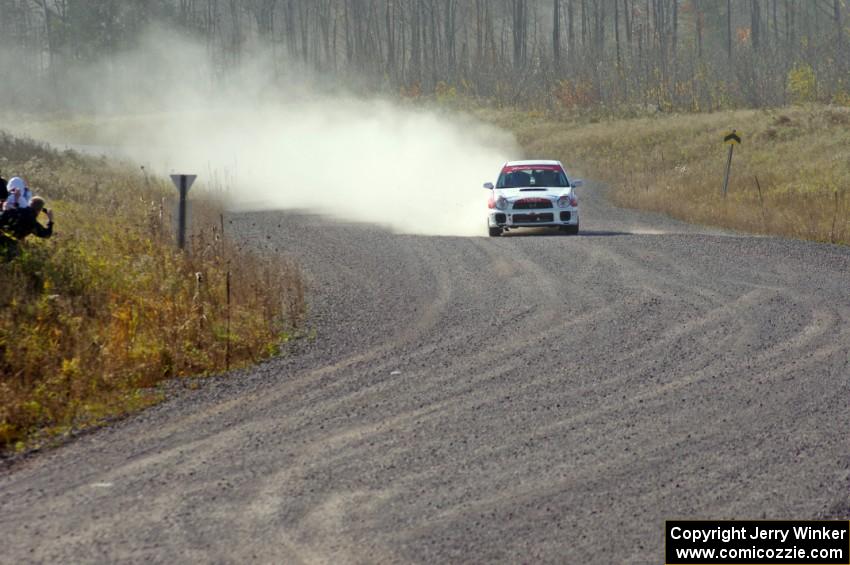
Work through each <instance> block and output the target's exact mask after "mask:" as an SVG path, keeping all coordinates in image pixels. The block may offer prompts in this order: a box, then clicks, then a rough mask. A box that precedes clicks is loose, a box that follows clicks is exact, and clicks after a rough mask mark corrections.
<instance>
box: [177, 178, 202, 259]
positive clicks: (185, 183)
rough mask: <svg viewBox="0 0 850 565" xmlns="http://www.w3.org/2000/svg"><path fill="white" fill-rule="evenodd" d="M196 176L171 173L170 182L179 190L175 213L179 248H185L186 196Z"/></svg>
mask: <svg viewBox="0 0 850 565" xmlns="http://www.w3.org/2000/svg"><path fill="white" fill-rule="evenodd" d="M196 178H198V175H171V182H173V183H174V186H176V187H177V190H179V191H180V208H179V211H178V213H177V247H179V248H180V249H185V248H186V198H187V197H188V196H189V189H190V188H191V187H192V183H194V182H195V179H196Z"/></svg>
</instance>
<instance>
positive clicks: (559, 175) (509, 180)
mask: <svg viewBox="0 0 850 565" xmlns="http://www.w3.org/2000/svg"><path fill="white" fill-rule="evenodd" d="M537 186H539V187H567V186H570V182H569V180H567V175H565V174H564V171H563V169H561V168H560V167H558V166H553V165H547V166H534V165H530V166H527V167H505V168H504V169H502V174H500V175H499V182H498V183H496V188H527V187H537Z"/></svg>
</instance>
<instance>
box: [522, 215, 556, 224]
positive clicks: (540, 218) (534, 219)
mask: <svg viewBox="0 0 850 565" xmlns="http://www.w3.org/2000/svg"><path fill="white" fill-rule="evenodd" d="M552 218H553V215H552V214H514V215H513V221H514V223H515V224H534V223H546V222H551V221H552Z"/></svg>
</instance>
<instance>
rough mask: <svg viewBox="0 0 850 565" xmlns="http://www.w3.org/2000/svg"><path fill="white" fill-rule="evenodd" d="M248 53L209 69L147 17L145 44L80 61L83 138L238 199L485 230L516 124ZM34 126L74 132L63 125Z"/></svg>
mask: <svg viewBox="0 0 850 565" xmlns="http://www.w3.org/2000/svg"><path fill="white" fill-rule="evenodd" d="M244 60H245V61H246V63H244V64H241V65H240V66H239V68H238V69H236V70H234V71H229V74H228V78H227V80H220V79H219V80H218V81H214V80H212V79H211V77H215V76H216V74H215V73H216V70H215V68H214V66H213V65H212V64H211V62H210V59H209V57H208V56H207V53H206V51H205V49H204V48H203V47H202V46H199V45H197V44H194V43H192V42H190V41H186V40H180V39H175V38H174V37H173V36H172V35H171V34H168V33H167V32H164V31H155V30H152V31H151V32H150V33H148V34H147V36H146V39H145V40H144V41H142V42H141V44H140V47H139V48H138V49H137V50H136V51H134V52H132V53H127V54H124V55H115V56H112V57H110V58H109V59H108V61H104V63H103V64H98V65H96V66H92V67H91V68H87V69H84V70H82V71H80V72H77V73H75V82H74V85H73V88H72V89H71V91H73V93H74V94H73V96H74V98H75V101H76V102H78V104H79V106H80V108H81V109H82V111H86V109H88V111H89V115H91V113H92V111H94V113H95V117H94V118H93V119H94V123H95V124H96V127H95V128H94V130H93V135H92V136H89V138H88V139H86V141H85V143H87V144H93V145H95V146H99V147H101V148H103V147H108V148H109V152H111V153H116V154H119V155H121V156H123V157H126V158H128V159H130V160H132V161H134V162H136V163H139V164H144V165H146V166H147V167H148V168H149V170H152V171H154V172H156V173H158V174H166V173H171V172H180V173H196V174H198V175H199V179H198V186H199V187H201V189H203V187H204V186H205V185H206V186H207V187H208V188H217V189H222V188H223V189H224V190H225V191H226V201H227V202H228V206H229V208H230V209H231V210H234V211H250V210H267V209H298V210H304V211H308V212H317V213H321V214H324V215H328V216H331V217H335V218H339V219H343V220H354V221H365V222H372V223H377V224H381V225H384V226H387V227H390V228H391V229H393V230H396V231H399V232H404V233H417V234H428V235H462V236H469V235H483V234H485V233H486V230H485V211H486V205H485V203H486V198H487V193H486V190H485V189H483V188H482V183H484V182H486V181H493V180H495V178H494V177H495V176H496V174H497V172H498V170H499V167H500V166H501V164H502V163H503V162H504V161H506V160H509V159H512V158H517V157H518V156H519V150H518V147H517V144H516V142H515V140H514V139H513V137H512V136H511V135H509V134H507V133H505V132H502V131H500V130H498V129H497V128H495V127H493V126H489V125H486V124H484V123H481V122H480V121H477V120H475V119H474V118H472V117H471V116H467V115H464V114H461V113H457V112H449V111H441V110H428V109H423V108H422V107H414V106H413V105H410V104H405V103H402V102H395V101H391V100H386V99H364V98H363V97H358V96H355V95H352V94H346V93H344V92H340V89H339V88H338V86H336V85H328V84H325V83H323V77H322V76H319V75H316V74H313V73H310V72H307V71H305V70H304V69H302V68H299V67H298V66H297V65H285V66H283V67H282V66H281V63H280V59H279V57H278V58H274V59H273V58H271V57H269V56H268V54H266V53H263V52H261V51H260V50H257V51H256V52H253V53H248V54H247V55H246V56H245V57H244ZM274 69H276V71H275V72H273V70H274ZM273 75H276V78H275V79H274V80H272V78H271V77H272V76H273ZM329 86H331V88H329ZM37 135H39V136H43V137H47V138H48V141H65V142H67V141H68V138H67V137H65V138H64V139H62V133H61V130H60V129H59V128H57V129H55V130H53V131H50V130H49V128H48V129H45V128H41V130H40V131H39V132H38V133H37ZM193 190H195V189H193Z"/></svg>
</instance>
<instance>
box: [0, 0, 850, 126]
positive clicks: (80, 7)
mask: <svg viewBox="0 0 850 565" xmlns="http://www.w3.org/2000/svg"><path fill="white" fill-rule="evenodd" d="M847 16H848V2H847V0H596V1H593V0H245V1H243V0H0V72H2V74H3V77H4V79H3V83H4V88H3V90H2V92H0V104H2V106H4V107H5V108H7V109H14V110H17V111H32V112H42V111H55V110H64V111H87V110H93V108H90V107H86V105H85V102H84V101H85V100H86V98H85V97H84V96H77V95H76V94H77V91H78V90H83V89H85V88H91V84H90V82H91V79H90V78H88V79H86V80H88V81H89V84H80V79H79V77H80V76H83V75H81V73H82V71H83V70H84V69H88V68H91V66H92V65H95V64H97V65H99V66H98V67H97V68H98V73H100V76H99V78H108V76H106V77H104V76H103V75H104V74H105V75H109V74H110V72H113V70H115V69H114V67H115V66H116V65H117V64H116V65H113V66H112V67H110V61H111V60H112V59H113V58H115V57H118V56H120V55H121V54H122V53H127V52H131V51H132V50H133V49H134V48H135V47H137V46H138V44H139V42H140V41H141V40H142V39H141V38H142V37H143V35H144V34H145V33H146V32H147V30H149V29H150V28H151V27H152V26H155V27H158V28H160V29H166V30H168V32H169V33H171V34H173V35H175V36H179V37H184V38H191V39H192V40H194V41H195V42H196V43H197V44H198V45H201V46H203V49H205V51H206V53H207V55H208V57H209V60H210V62H211V66H210V67H209V69H210V71H209V72H208V73H207V74H209V75H210V76H206V77H202V78H203V80H205V81H208V83H207V84H208V86H209V87H210V88H216V87H217V86H218V85H220V84H223V83H226V82H227V81H228V80H229V79H230V77H231V76H232V75H231V71H232V70H233V69H237V68H239V67H240V66H241V65H244V64H245V63H246V62H254V61H262V64H263V65H265V68H264V72H265V73H266V74H267V75H268V77H269V79H270V81H271V82H274V81H275V79H279V82H280V83H282V84H281V86H283V87H286V86H287V84H288V82H290V81H291V80H292V77H293V76H298V75H299V73H300V74H303V75H309V76H311V77H314V80H316V81H317V82H318V83H319V84H320V85H324V86H325V87H326V88H340V87H342V88H344V89H346V90H351V91H354V92H358V93H364V94H374V93H382V94H401V95H402V96H405V97H412V98H417V97H420V96H425V97H436V98H438V99H440V100H452V99H456V98H461V99H462V98H471V99H476V100H478V101H482V102H486V103H492V104H496V105H499V106H511V107H520V108H534V109H548V110H559V109H598V108H603V109H607V110H610V111H616V112H618V113H620V114H623V113H629V112H630V111H634V112H638V113H643V112H645V111H653V112H655V111H665V112H666V111H694V112H702V111H714V110H718V109H732V108H743V107H749V108H761V107H773V106H781V105H785V104H788V103H805V102H822V103H831V104H840V105H845V106H846V105H850V80H848V74H850V73H848V71H850V61H848V59H850V57H848V39H849V38H848V36H850V32H848V25H847ZM260 54H262V56H260ZM116 72H117V71H116ZM85 76H90V75H85ZM195 78H197V77H195ZM151 80H156V77H154V76H152V77H151ZM89 104H90V105H91V102H90V101H89Z"/></svg>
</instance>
